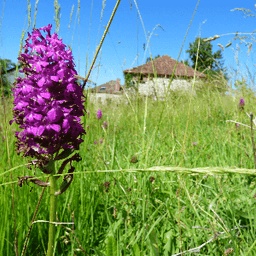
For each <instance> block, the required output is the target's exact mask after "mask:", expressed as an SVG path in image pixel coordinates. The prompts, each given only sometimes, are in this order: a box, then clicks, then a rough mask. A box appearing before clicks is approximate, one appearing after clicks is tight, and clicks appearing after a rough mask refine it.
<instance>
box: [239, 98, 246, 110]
mask: <svg viewBox="0 0 256 256" xmlns="http://www.w3.org/2000/svg"><path fill="white" fill-rule="evenodd" d="M244 105H245V101H244V99H243V98H241V99H240V101H239V109H240V110H241V111H242V110H244Z"/></svg>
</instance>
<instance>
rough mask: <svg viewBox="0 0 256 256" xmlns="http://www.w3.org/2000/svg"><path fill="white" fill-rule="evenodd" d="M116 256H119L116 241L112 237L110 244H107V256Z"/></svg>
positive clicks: (109, 239) (109, 240)
mask: <svg viewBox="0 0 256 256" xmlns="http://www.w3.org/2000/svg"><path fill="white" fill-rule="evenodd" d="M116 255H117V249H116V240H115V238H114V237H113V236H110V237H109V238H108V244H107V256H116Z"/></svg>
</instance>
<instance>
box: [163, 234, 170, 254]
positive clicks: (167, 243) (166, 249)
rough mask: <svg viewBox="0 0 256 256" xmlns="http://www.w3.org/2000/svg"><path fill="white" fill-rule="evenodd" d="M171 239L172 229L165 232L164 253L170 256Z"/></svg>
mask: <svg viewBox="0 0 256 256" xmlns="http://www.w3.org/2000/svg"><path fill="white" fill-rule="evenodd" d="M171 241H172V231H171V230H170V231H168V232H166V233H165V234H164V242H165V246H164V255H165V256H168V255H169V254H170V253H171Z"/></svg>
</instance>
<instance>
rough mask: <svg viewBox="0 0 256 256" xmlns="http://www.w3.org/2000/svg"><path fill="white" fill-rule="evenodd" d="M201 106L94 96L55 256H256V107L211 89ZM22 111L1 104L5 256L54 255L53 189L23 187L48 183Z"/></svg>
mask: <svg viewBox="0 0 256 256" xmlns="http://www.w3.org/2000/svg"><path fill="white" fill-rule="evenodd" d="M117 11H118V10H117ZM113 22H114V21H113ZM103 47H104V45H103ZM193 89H194V90H196V88H194V87H193ZM191 95H192V94H188V95H183V94H182V95H179V94H175V95H173V96H170V97H168V98H166V101H155V100H153V99H151V98H142V97H140V96H139V95H136V96H135V98H133V99H131V98H129V104H115V103H108V104H106V105H102V104H100V103H93V102H92V101H90V97H91V95H90V93H88V94H87V100H86V102H85V109H86V111H87V112H89V114H87V115H85V116H84V117H83V118H82V123H83V126H84V128H85V130H86V135H85V136H83V139H84V142H83V143H82V144H81V145H80V148H79V154H80V156H81V158H82V161H80V162H75V163H73V166H74V167H75V172H74V180H73V182H72V184H71V185H70V187H69V188H68V189H67V190H66V191H65V192H64V193H63V194H61V195H59V196H58V197H57V221H58V222H59V223H58V225H56V226H57V231H56V237H55V246H54V255H58V256H60V255H63V256H64V255H65V256H66V255H99V256H103V255H106V256H112V255H113V256H114V255H117V256H121V255H127V256H128V255H131V256H144V255H147V256H151V255H153V256H156V255H160V256H162V255H164V256H168V255H243V256H247V255H248V256H249V255H256V220H255V217H256V186H255V177H254V176H255V174H256V172H255V160H254V151H255V150H254V148H253V145H254V142H253V141H255V138H254V136H253V135H252V130H251V118H250V113H251V112H252V113H255V114H256V107H255V106H256V98H255V96H254V95H252V94H250V93H246V91H242V92H239V93H237V97H235V98H234V97H232V96H230V94H229V95H228V94H223V93H219V91H218V90H217V89H215V88H214V87H210V86H209V84H206V85H205V89H204V90H201V91H200V93H199V92H198V91H197V96H196V97H192V96H191ZM241 97H243V98H244V100H245V106H244V110H240V109H239V100H240V98H241ZM12 103H13V97H10V98H5V99H4V100H3V101H2V103H1V105H0V112H1V115H0V125H1V129H0V155H1V161H0V170H1V172H0V209H1V210H0V219H1V221H0V255H5V256H11V255H30V256H32V255H35V256H36V255H46V252H47V241H48V229H49V223H48V222H47V221H48V220H49V189H48V188H46V189H44V188H42V187H39V186H37V185H35V184H33V183H31V182H24V184H23V185H22V187H20V186H18V181H19V179H18V177H26V176H28V177H34V176H36V177H40V179H41V180H44V181H45V180H46V178H47V175H45V174H43V173H42V172H41V171H40V170H38V169H35V168H34V167H32V168H31V170H30V169H28V168H27V163H28V162H29V161H30V160H32V159H29V158H23V157H22V155H17V153H16V151H15V142H16V138H15V134H14V132H15V131H21V129H19V127H18V125H17V124H16V123H15V122H14V123H13V124H12V125H9V121H10V120H11V119H12V118H13V115H12V108H13V104H12ZM98 109H101V111H102V118H101V119H97V111H98ZM247 113H248V114H249V116H248V114H247ZM254 118H255V116H254V115H253V119H254ZM232 121H236V122H239V123H240V126H239V127H237V126H236V124H235V123H234V122H232ZM104 122H107V126H105V127H103V123H104ZM242 124H245V125H247V126H243V125H242ZM254 127H255V125H254ZM96 142H97V143H96ZM62 162H63V161H58V162H56V170H58V168H59V167H60V166H61V163H62ZM67 170H68V166H66V167H65V170H64V172H63V175H66V173H67ZM57 185H58V186H59V185H60V181H59V180H58V184H57ZM44 190H45V192H44V193H43V194H42V191H44ZM39 200H41V201H40V204H39V205H38V202H39ZM36 210H37V212H36V213H37V214H36V217H35V218H33V216H34V214H35V211H36ZM32 220H34V222H33V224H32ZM31 224H32V226H31ZM31 227H32V228H31ZM27 238H28V239H27ZM25 245H26V250H25V251H24V246H25ZM15 248H17V251H16V252H15Z"/></svg>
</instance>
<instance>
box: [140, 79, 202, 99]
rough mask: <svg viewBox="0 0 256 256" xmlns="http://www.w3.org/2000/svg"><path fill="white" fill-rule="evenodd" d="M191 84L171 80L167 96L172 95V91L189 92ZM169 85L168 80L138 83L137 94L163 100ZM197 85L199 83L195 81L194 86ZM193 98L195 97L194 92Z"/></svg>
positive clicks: (190, 82)
mask: <svg viewBox="0 0 256 256" xmlns="http://www.w3.org/2000/svg"><path fill="white" fill-rule="evenodd" d="M192 82H193V81H188V80H182V79H173V81H172V83H171V85H170V89H169V94H170V93H172V91H179V92H181V93H186V92H187V93H189V92H191V90H192ZM169 83H170V79H169V78H157V79H155V78H153V79H152V80H148V81H146V82H144V83H139V94H140V95H141V96H151V97H153V98H155V97H157V96H158V97H159V98H160V99H163V98H164V97H165V95H166V93H167V89H168V86H169ZM198 83H200V82H199V81H197V82H196V84H198ZM194 96H196V92H195V90H194Z"/></svg>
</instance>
